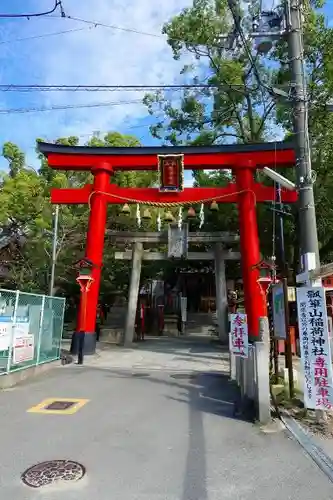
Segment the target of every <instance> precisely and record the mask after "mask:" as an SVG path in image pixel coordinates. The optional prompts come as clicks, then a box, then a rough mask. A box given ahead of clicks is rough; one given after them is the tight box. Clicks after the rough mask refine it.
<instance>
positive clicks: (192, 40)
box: [144, 0, 275, 145]
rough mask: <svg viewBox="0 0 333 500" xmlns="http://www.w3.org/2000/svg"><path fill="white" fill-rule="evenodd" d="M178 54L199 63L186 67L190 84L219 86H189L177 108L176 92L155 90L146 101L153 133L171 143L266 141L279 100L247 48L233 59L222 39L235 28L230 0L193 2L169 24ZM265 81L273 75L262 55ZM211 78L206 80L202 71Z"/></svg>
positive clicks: (259, 61)
mask: <svg viewBox="0 0 333 500" xmlns="http://www.w3.org/2000/svg"><path fill="white" fill-rule="evenodd" d="M162 31H163V33H164V34H166V35H167V37H168V38H167V41H168V44H169V46H170V47H171V49H172V53H173V57H174V58H175V59H179V58H180V56H181V55H182V54H186V53H191V54H193V55H194V58H195V60H196V61H197V64H196V65H195V64H192V65H186V66H184V67H183V69H182V73H183V74H184V75H186V76H187V77H188V83H191V82H192V83H193V84H198V83H201V82H202V81H204V83H205V84H207V85H211V86H214V88H210V89H207V88H206V89H191V90H188V89H187V90H185V91H184V93H183V94H182V96H181V97H180V99H179V100H180V104H179V106H178V107H175V106H174V104H173V102H174V101H175V96H174V95H172V96H171V97H170V98H169V97H168V96H166V95H163V94H162V93H161V92H157V93H155V94H149V95H147V96H146V97H145V99H144V102H145V104H146V105H147V107H148V110H149V113H150V114H152V115H154V116H156V118H157V123H156V124H155V125H153V126H152V127H151V132H152V135H153V136H154V137H156V138H160V139H162V140H164V141H165V142H167V143H168V142H169V143H171V144H180V143H194V144H206V145H207V144H219V143H224V142H226V141H227V142H230V141H231V142H235V141H236V142H243V143H246V142H260V141H262V140H264V139H265V138H267V137H269V135H270V133H271V125H272V124H273V121H272V120H273V119H274V108H275V102H274V99H273V98H272V97H271V95H270V94H269V93H268V92H267V90H266V89H265V88H264V87H263V86H259V85H258V83H257V80H256V78H255V72H254V68H253V64H252V62H250V61H249V58H248V54H247V51H246V50H245V49H244V47H243V48H239V49H238V51H237V52H234V53H233V58H232V59H231V58H230V57H229V55H228V54H227V52H226V50H224V49H223V47H222V41H221V38H222V37H225V36H226V35H227V34H228V33H229V32H230V31H231V22H230V13H229V8H228V4H227V1H226V0H193V5H192V7H188V8H185V9H183V10H182V11H181V13H180V14H179V15H176V16H175V17H173V18H172V19H171V20H170V21H169V22H167V23H166V24H165V25H164V27H163V30H162ZM256 66H257V68H258V71H260V73H261V79H262V81H263V82H268V81H270V80H271V79H272V77H273V74H274V72H273V70H268V69H267V68H266V69H265V61H264V60H262V58H260V57H259V56H257V57H256ZM203 72H204V73H205V77H204V78H202V77H201V75H202V73H203Z"/></svg>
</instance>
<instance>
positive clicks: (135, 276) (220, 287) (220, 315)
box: [108, 231, 241, 345]
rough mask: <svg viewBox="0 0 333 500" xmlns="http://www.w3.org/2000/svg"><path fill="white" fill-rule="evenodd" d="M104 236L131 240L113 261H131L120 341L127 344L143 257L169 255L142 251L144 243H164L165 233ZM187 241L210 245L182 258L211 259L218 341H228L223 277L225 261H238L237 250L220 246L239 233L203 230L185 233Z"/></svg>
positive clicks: (231, 241)
mask: <svg viewBox="0 0 333 500" xmlns="http://www.w3.org/2000/svg"><path fill="white" fill-rule="evenodd" d="M108 236H109V238H110V240H111V241H112V242H115V243H118V244H123V243H131V244H133V249H131V250H126V251H125V252H120V251H118V252H116V253H115V258H116V260H131V261H132V266H131V279H130V288H129V295H128V306H127V307H128V308H127V316H126V324H125V332H124V344H125V345H129V344H131V343H132V341H133V336H134V326H135V315H136V308H137V302H138V296H139V288H140V275H141V266H142V261H143V260H146V261H147V260H149V261H156V260H160V261H161V260H168V259H169V258H170V257H169V255H168V253H164V252H156V251H148V252H147V251H146V252H145V251H144V246H146V247H148V248H147V250H149V247H150V246H157V245H159V244H166V243H168V236H169V235H168V232H167V231H163V232H156V233H155V232H146V233H144V232H132V231H130V232H126V231H123V232H119V231H109V232H108ZM187 242H188V243H205V244H209V245H211V246H212V247H213V250H212V251H206V252H191V251H190V252H188V253H187V255H186V257H185V259H186V260H190V261H193V260H204V261H207V260H213V261H214V263H215V287H216V310H217V320H218V331H219V337H220V339H221V341H223V342H226V341H227V340H228V331H227V325H228V300H227V288H226V277H225V261H228V260H240V258H241V255H240V252H235V251H232V250H231V249H230V250H226V249H225V247H224V245H225V244H228V245H233V244H235V243H238V242H239V236H238V235H236V234H231V233H221V232H216V233H211V232H209V233H207V232H204V231H202V232H196V233H188V237H187Z"/></svg>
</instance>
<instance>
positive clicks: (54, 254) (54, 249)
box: [49, 205, 59, 297]
mask: <svg viewBox="0 0 333 500" xmlns="http://www.w3.org/2000/svg"><path fill="white" fill-rule="evenodd" d="M52 215H54V220H53V240H52V264H51V279H50V291H49V294H50V296H51V297H52V296H53V295H54V293H53V289H54V279H55V267H56V261H57V248H58V224H59V205H56V207H55V212H54V213H53V214H52Z"/></svg>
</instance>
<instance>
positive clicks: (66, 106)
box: [0, 99, 142, 115]
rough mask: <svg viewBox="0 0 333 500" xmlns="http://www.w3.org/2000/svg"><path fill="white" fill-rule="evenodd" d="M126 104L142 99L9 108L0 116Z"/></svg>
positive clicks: (135, 102) (0, 113)
mask: <svg viewBox="0 0 333 500" xmlns="http://www.w3.org/2000/svg"><path fill="white" fill-rule="evenodd" d="M126 104H142V99H136V100H133V101H119V102H98V103H92V104H63V105H55V106H50V107H40V108H9V109H1V108H0V115H9V114H18V113H39V112H43V111H58V110H66V109H84V108H103V107H112V106H121V105H126Z"/></svg>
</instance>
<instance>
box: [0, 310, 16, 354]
mask: <svg viewBox="0 0 333 500" xmlns="http://www.w3.org/2000/svg"><path fill="white" fill-rule="evenodd" d="M12 326H13V323H12V318H11V316H0V351H7V350H8V349H9V344H10V337H11V333H12Z"/></svg>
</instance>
